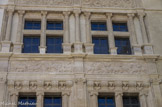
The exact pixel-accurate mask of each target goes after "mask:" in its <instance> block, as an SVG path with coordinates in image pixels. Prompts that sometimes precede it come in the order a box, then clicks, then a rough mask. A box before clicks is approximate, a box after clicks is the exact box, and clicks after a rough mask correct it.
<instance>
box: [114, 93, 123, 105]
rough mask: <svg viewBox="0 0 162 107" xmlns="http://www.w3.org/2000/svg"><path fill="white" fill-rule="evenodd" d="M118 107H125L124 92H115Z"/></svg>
mask: <svg viewBox="0 0 162 107" xmlns="http://www.w3.org/2000/svg"><path fill="white" fill-rule="evenodd" d="M115 102H116V107H123V93H122V92H115Z"/></svg>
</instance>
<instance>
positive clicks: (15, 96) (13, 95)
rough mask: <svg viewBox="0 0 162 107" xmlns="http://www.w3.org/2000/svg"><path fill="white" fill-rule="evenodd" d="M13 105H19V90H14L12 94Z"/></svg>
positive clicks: (15, 106)
mask: <svg viewBox="0 0 162 107" xmlns="http://www.w3.org/2000/svg"><path fill="white" fill-rule="evenodd" d="M10 99H11V107H17V105H18V92H12V93H11V94H10Z"/></svg>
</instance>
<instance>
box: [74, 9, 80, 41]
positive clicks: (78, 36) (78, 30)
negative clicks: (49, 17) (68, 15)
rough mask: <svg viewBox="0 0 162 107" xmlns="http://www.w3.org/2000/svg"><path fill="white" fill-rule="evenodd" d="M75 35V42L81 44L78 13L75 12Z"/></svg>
mask: <svg viewBox="0 0 162 107" xmlns="http://www.w3.org/2000/svg"><path fill="white" fill-rule="evenodd" d="M74 14H75V29H76V30H75V35H76V42H81V41H80V12H79V11H75V12H74Z"/></svg>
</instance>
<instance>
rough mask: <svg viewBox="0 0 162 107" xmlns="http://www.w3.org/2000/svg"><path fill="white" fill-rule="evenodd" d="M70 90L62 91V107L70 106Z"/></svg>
mask: <svg viewBox="0 0 162 107" xmlns="http://www.w3.org/2000/svg"><path fill="white" fill-rule="evenodd" d="M69 95H70V94H69V92H63V93H62V107H69Z"/></svg>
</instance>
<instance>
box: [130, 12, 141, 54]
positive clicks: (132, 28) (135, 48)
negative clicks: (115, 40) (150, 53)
mask: <svg viewBox="0 0 162 107" xmlns="http://www.w3.org/2000/svg"><path fill="white" fill-rule="evenodd" d="M128 27H129V31H130V34H131V35H130V37H131V40H132V47H133V52H134V54H135V55H142V49H141V46H140V45H138V43H137V36H136V32H135V25H134V14H128Z"/></svg>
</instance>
